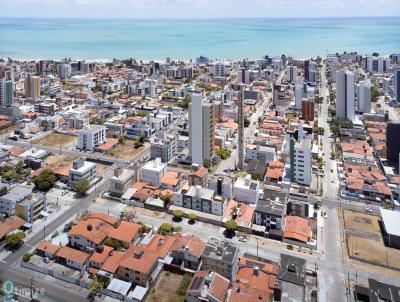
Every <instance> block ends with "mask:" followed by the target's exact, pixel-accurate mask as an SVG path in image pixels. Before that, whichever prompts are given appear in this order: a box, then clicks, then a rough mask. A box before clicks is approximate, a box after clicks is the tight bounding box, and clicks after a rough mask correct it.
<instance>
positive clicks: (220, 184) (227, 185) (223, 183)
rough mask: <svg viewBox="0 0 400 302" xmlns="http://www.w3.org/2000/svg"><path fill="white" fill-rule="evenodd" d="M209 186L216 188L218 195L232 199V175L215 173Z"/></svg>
mask: <svg viewBox="0 0 400 302" xmlns="http://www.w3.org/2000/svg"><path fill="white" fill-rule="evenodd" d="M208 188H209V189H211V190H214V191H215V193H216V194H217V195H221V196H224V197H226V198H227V199H228V200H231V199H232V197H233V181H232V179H231V178H230V177H227V176H223V175H214V176H213V178H211V180H210V182H209V183H208Z"/></svg>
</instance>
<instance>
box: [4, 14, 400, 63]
mask: <svg viewBox="0 0 400 302" xmlns="http://www.w3.org/2000/svg"><path fill="white" fill-rule="evenodd" d="M182 24H184V26H182ZM398 28H400V16H371V17H367V16H355V17H286V18H282V17H275V18H274V17H265V18H259V17H255V18H251V17H243V18H235V17H232V18H214V17H213V18H143V19H138V18H132V19H115V18H52V17H45V18H43V17H33V18H21V17H2V19H1V20H0V57H2V58H8V57H11V58H13V59H19V60H38V59H52V60H60V59H63V58H73V59H82V60H102V61H110V60H112V59H113V58H118V59H127V58H135V59H142V60H165V58H166V57H170V58H171V59H181V60H190V59H195V58H196V57H197V56H199V55H203V56H207V57H209V58H210V59H216V58H218V59H238V60H239V59H244V58H251V59H257V58H261V57H262V56H265V55H269V56H277V55H281V54H286V55H291V56H293V57H297V58H304V57H316V56H318V55H319V56H325V55H326V54H327V53H337V52H342V51H347V52H353V51H355V52H357V53H360V54H371V53H373V52H378V53H380V54H385V55H388V54H391V53H399V52H400V35H398V34H397V32H398ZM96 58H97V59H96ZM98 58H102V59H98Z"/></svg>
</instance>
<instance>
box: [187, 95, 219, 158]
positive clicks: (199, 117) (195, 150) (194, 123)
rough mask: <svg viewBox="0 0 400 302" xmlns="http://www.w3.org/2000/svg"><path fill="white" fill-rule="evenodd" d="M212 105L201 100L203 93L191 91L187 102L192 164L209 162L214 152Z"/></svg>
mask: <svg viewBox="0 0 400 302" xmlns="http://www.w3.org/2000/svg"><path fill="white" fill-rule="evenodd" d="M214 133H215V121H214V107H213V104H212V103H206V102H203V95H202V94H201V93H198V92H196V93H195V92H194V93H192V102H191V103H190V104H189V149H190V150H189V151H190V155H191V157H192V162H193V163H194V164H198V165H203V163H204V162H209V161H210V160H211V158H212V156H213V154H214Z"/></svg>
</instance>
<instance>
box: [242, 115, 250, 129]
mask: <svg viewBox="0 0 400 302" xmlns="http://www.w3.org/2000/svg"><path fill="white" fill-rule="evenodd" d="M243 124H244V127H245V128H247V127H249V126H250V120H249V119H248V118H247V117H245V118H244V120H243Z"/></svg>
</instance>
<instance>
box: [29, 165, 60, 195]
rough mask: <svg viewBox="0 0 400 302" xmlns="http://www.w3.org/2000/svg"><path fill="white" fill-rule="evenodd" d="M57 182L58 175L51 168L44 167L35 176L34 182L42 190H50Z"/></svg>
mask: <svg viewBox="0 0 400 302" xmlns="http://www.w3.org/2000/svg"><path fill="white" fill-rule="evenodd" d="M55 182H56V175H55V174H54V172H53V171H52V170H50V169H44V170H43V171H42V172H40V174H39V175H38V176H37V177H36V178H35V180H34V184H35V186H36V188H37V189H39V190H40V191H48V190H49V189H50V188H51V187H52V186H53V185H54V183H55Z"/></svg>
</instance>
